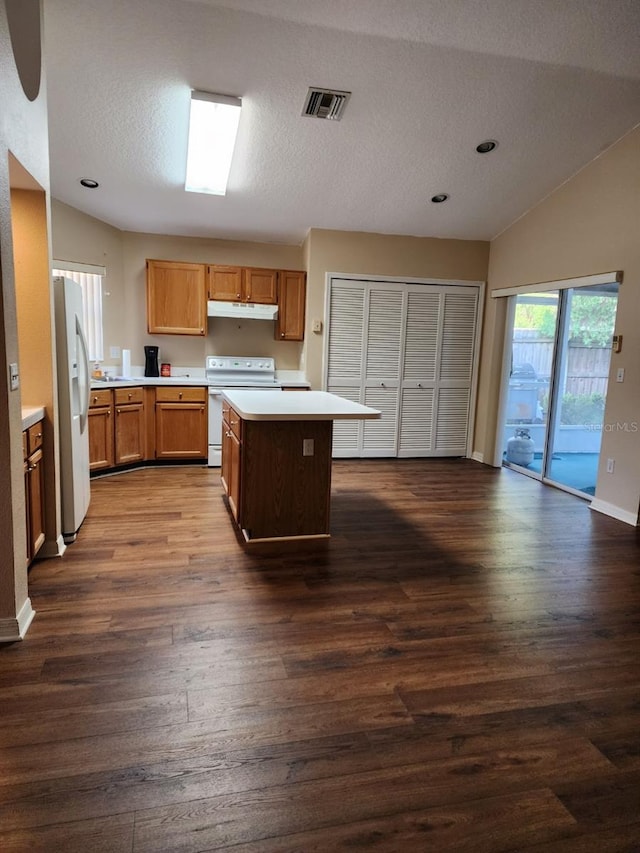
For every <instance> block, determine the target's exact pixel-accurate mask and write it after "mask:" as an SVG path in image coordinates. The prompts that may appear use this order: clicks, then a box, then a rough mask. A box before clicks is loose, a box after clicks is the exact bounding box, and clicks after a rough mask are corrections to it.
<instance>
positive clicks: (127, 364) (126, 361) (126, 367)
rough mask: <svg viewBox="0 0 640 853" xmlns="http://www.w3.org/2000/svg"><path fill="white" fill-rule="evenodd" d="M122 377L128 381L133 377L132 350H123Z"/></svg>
mask: <svg viewBox="0 0 640 853" xmlns="http://www.w3.org/2000/svg"><path fill="white" fill-rule="evenodd" d="M122 375H123V376H124V377H125V379H128V378H129V377H130V376H131V350H130V349H123V350H122Z"/></svg>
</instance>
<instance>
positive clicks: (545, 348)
mask: <svg viewBox="0 0 640 853" xmlns="http://www.w3.org/2000/svg"><path fill="white" fill-rule="evenodd" d="M558 303H559V291H557V290H549V291H545V292H542V293H523V294H519V295H518V296H513V297H511V305H510V306H509V307H510V336H511V342H510V346H511V363H510V369H509V386H508V390H507V404H506V413H505V423H504V429H503V436H502V439H503V448H502V449H503V461H504V463H505V464H506V465H508V466H512V467H516V468H519V469H520V470H522V471H523V473H525V474H529V475H530V476H533V477H537V478H538V479H540V478H541V477H542V472H543V461H544V455H545V448H546V444H547V428H548V422H549V397H550V394H549V391H550V386H551V375H552V371H553V354H554V341H555V338H556V328H557V323H558Z"/></svg>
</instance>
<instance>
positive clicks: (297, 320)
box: [275, 270, 307, 341]
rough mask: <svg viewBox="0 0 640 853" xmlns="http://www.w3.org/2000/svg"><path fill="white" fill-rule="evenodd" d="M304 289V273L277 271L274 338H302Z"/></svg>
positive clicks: (301, 339) (286, 339)
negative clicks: (276, 311)
mask: <svg viewBox="0 0 640 853" xmlns="http://www.w3.org/2000/svg"><path fill="white" fill-rule="evenodd" d="M306 290H307V288H306V275H305V273H303V272H299V271H297V270H285V271H283V272H279V273H278V319H277V322H276V332H275V337H276V340H278V341H303V340H304V311H305V302H306Z"/></svg>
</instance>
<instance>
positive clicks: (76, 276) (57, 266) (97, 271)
mask: <svg viewBox="0 0 640 853" xmlns="http://www.w3.org/2000/svg"><path fill="white" fill-rule="evenodd" d="M104 273H105V270H104V267H89V266H87V265H84V264H82V265H81V264H71V263H68V262H65V261H56V262H54V270H53V274H54V276H55V275H62V276H64V277H65V278H70V279H71V280H72V281H77V282H78V284H79V285H80V287H81V288H82V309H83V321H84V322H83V325H84V332H85V336H86V338H87V346H88V348H89V360H90V361H104V345H103V341H102V278H103V276H104Z"/></svg>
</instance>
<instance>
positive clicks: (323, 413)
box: [223, 389, 380, 421]
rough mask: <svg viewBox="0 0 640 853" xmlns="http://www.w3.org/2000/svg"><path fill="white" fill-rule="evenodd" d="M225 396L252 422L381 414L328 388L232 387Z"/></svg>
mask: <svg viewBox="0 0 640 853" xmlns="http://www.w3.org/2000/svg"><path fill="white" fill-rule="evenodd" d="M223 396H224V397H225V398H226V399H227V400H228V402H229V404H230V405H231V406H233V408H234V409H235V410H236V412H237V413H238V414H239V415H240V417H242V418H244V419H245V420H248V421H334V420H363V419H366V420H369V419H375V418H379V417H380V412H379V410H378V409H372V408H370V407H369V406H362V405H361V404H360V403H353V402H352V401H351V400H347V399H345V398H344V397H339V396H338V395H337V394H328V393H327V392H326V391H306V392H305V393H304V394H283V393H282V392H281V391H254V390H251V389H247V390H244V389H243V390H232V389H229V390H227V391H223Z"/></svg>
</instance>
